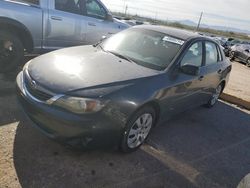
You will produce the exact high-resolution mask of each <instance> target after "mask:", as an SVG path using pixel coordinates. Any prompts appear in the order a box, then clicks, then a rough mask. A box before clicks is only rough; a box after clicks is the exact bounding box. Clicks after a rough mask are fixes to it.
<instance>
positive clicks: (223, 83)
mask: <svg viewBox="0 0 250 188" xmlns="http://www.w3.org/2000/svg"><path fill="white" fill-rule="evenodd" d="M220 84H221V86H222V91H221V92H223V90H224V88H225V86H226V81H225V80H223V81H222V82H221V83H220Z"/></svg>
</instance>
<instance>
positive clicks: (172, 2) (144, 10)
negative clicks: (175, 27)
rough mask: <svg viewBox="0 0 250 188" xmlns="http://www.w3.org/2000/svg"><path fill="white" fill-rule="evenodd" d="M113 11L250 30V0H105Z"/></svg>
mask: <svg viewBox="0 0 250 188" xmlns="http://www.w3.org/2000/svg"><path fill="white" fill-rule="evenodd" d="M102 2H103V3H104V4H105V5H106V6H107V7H108V9H109V10H111V11H119V12H124V11H125V7H126V5H127V6H128V13H129V14H138V15H141V16H148V17H151V18H155V17H156V18H157V19H161V20H169V21H171V20H191V21H193V22H196V23H197V22H198V20H199V16H200V13H201V12H202V11H203V12H204V15H203V19H202V24H207V25H213V26H225V27H234V28H238V29H243V30H248V31H250V1H249V0H102Z"/></svg>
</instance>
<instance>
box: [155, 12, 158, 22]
mask: <svg viewBox="0 0 250 188" xmlns="http://www.w3.org/2000/svg"><path fill="white" fill-rule="evenodd" d="M157 16H158V12H156V13H155V23H156V20H157Z"/></svg>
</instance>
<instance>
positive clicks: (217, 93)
mask: <svg viewBox="0 0 250 188" xmlns="http://www.w3.org/2000/svg"><path fill="white" fill-rule="evenodd" d="M221 91H222V86H221V85H219V86H218V87H217V88H216V90H215V93H214V94H213V96H212V99H211V105H214V104H215V103H216V102H217V101H218V99H219V97H220V94H221Z"/></svg>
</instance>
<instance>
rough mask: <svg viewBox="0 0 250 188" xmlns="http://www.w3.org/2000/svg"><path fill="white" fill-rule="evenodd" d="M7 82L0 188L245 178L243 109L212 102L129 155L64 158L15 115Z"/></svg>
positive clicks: (247, 156)
mask: <svg viewBox="0 0 250 188" xmlns="http://www.w3.org/2000/svg"><path fill="white" fill-rule="evenodd" d="M236 66H237V65H236ZM14 77H15V76H14V75H9V76H8V77H2V80H3V79H4V83H5V89H2V90H0V187H1V188H2V187H11V188H12V187H13V188H15V187H24V188H29V187H35V188H39V187H53V188H54V187H62V188H63V187H168V188H171V187H174V188H175V187H197V188H198V187H199V188H200V187H208V188H211V187H213V188H214V187H218V188H223V187H225V188H231V187H232V188H233V187H236V186H237V184H238V183H239V182H240V180H241V179H242V178H243V177H244V176H245V175H247V174H248V173H250V150H249V148H250V123H249V122H250V112H249V111H247V110H243V109H240V108H238V107H236V106H234V105H231V104H228V103H225V102H222V101H220V102H219V103H218V104H217V106H216V107H215V108H213V109H206V108H202V107H200V108H197V109H194V110H190V111H189V112H185V113H182V114H180V115H178V116H176V117H174V118H173V119H172V120H170V121H167V122H165V123H164V124H162V125H161V126H159V127H157V128H156V129H155V130H154V131H153V133H152V134H151V135H150V138H149V140H148V143H147V144H145V145H144V146H143V147H142V148H141V149H140V150H138V151H137V152H135V153H132V154H127V155H124V154H121V153H119V152H118V151H112V150H110V151H109V150H105V151H100V150H98V151H84V152H80V151H72V150H69V149H67V148H65V147H64V146H61V145H59V144H57V143H55V142H53V141H51V140H49V139H47V138H46V137H45V136H44V135H42V134H41V133H40V132H39V131H37V130H36V129H35V128H33V127H32V126H31V123H30V121H29V120H27V119H26V118H25V117H24V116H23V114H22V112H20V110H19V108H18V104H17V101H16V97H15V91H14V82H13V79H14ZM0 79H1V77H0ZM2 86H3V85H1V87H2Z"/></svg>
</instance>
